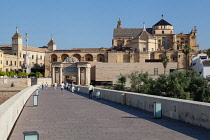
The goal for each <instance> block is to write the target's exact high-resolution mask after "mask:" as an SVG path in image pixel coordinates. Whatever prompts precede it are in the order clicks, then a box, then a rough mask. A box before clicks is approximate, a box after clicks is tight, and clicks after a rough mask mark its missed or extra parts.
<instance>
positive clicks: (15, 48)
mask: <svg viewBox="0 0 210 140" xmlns="http://www.w3.org/2000/svg"><path fill="white" fill-rule="evenodd" d="M22 42H23V40H22V37H21V35H20V34H19V33H18V27H16V33H15V34H14V35H13V37H12V52H11V53H12V55H18V54H19V52H21V51H22V47H23V44H22Z"/></svg>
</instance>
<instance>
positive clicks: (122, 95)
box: [121, 93, 126, 105]
mask: <svg viewBox="0 0 210 140" xmlns="http://www.w3.org/2000/svg"><path fill="white" fill-rule="evenodd" d="M121 104H122V105H126V94H125V93H123V94H121Z"/></svg>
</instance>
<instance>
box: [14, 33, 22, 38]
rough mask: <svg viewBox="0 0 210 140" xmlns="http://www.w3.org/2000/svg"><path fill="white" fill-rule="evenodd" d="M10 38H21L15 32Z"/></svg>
mask: <svg viewBox="0 0 210 140" xmlns="http://www.w3.org/2000/svg"><path fill="white" fill-rule="evenodd" d="M12 38H22V37H21V35H20V34H18V33H15V34H14V35H13V37H12Z"/></svg>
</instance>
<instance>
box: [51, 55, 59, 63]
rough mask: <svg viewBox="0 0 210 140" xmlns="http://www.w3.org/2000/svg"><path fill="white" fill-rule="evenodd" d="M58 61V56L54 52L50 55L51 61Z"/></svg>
mask: <svg viewBox="0 0 210 140" xmlns="http://www.w3.org/2000/svg"><path fill="white" fill-rule="evenodd" d="M57 61H58V56H57V55H56V54H52V55H51V62H57Z"/></svg>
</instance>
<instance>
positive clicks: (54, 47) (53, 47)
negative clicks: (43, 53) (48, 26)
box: [47, 37, 56, 51]
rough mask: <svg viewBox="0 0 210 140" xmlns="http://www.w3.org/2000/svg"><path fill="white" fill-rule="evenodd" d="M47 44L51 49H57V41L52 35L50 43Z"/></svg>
mask: <svg viewBox="0 0 210 140" xmlns="http://www.w3.org/2000/svg"><path fill="white" fill-rule="evenodd" d="M47 46H48V50H50V51H54V50H56V43H55V41H54V40H53V38H52V37H51V40H50V41H49V43H48V44H47Z"/></svg>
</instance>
